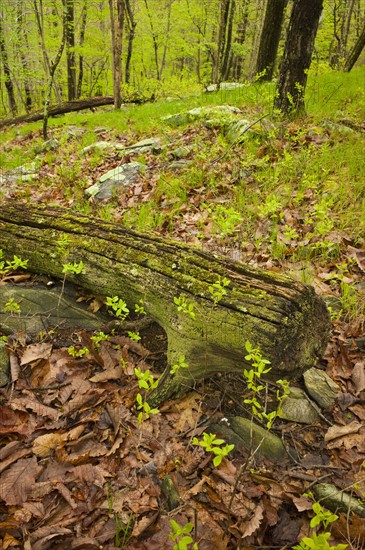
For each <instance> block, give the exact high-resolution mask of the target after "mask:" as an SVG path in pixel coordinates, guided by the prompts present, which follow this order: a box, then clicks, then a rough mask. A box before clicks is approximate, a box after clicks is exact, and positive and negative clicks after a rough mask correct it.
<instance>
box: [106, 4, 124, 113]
mask: <svg viewBox="0 0 365 550" xmlns="http://www.w3.org/2000/svg"><path fill="white" fill-rule="evenodd" d="M109 10H110V22H111V30H112V54H113V93H114V107H115V109H120V106H121V105H122V95H121V85H122V43H123V40H122V38H123V22H124V3H123V0H109Z"/></svg>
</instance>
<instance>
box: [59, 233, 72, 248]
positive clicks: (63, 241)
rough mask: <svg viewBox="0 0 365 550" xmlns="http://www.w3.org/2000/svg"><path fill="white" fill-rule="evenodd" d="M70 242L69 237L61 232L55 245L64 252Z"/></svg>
mask: <svg viewBox="0 0 365 550" xmlns="http://www.w3.org/2000/svg"><path fill="white" fill-rule="evenodd" d="M70 242H71V241H70V237H69V236H68V235H66V233H63V234H62V235H61V236H60V237H59V239H58V240H57V242H56V245H57V248H58V249H59V250H60V251H61V252H64V251H65V250H66V249H67V248H68V247H69V245H70Z"/></svg>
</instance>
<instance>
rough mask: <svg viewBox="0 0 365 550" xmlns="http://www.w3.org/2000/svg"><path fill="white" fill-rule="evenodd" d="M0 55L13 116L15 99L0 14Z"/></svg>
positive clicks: (16, 109)
mask: <svg viewBox="0 0 365 550" xmlns="http://www.w3.org/2000/svg"><path fill="white" fill-rule="evenodd" d="M0 57H1V60H2V64H3V70H4V77H5V78H4V80H5V88H6V91H7V93H8V103H9V109H10V112H11V114H12V115H13V116H15V115H16V114H17V112H18V108H17V104H16V100H15V91H14V85H13V80H12V78H11V70H10V66H9V62H8V53H7V51H6V47H5V37H4V30H3V21H2V17H1V16H0Z"/></svg>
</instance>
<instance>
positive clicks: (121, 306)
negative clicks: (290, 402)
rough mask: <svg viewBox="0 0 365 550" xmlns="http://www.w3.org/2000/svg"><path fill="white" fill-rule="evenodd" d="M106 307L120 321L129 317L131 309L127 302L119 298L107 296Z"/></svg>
mask: <svg viewBox="0 0 365 550" xmlns="http://www.w3.org/2000/svg"><path fill="white" fill-rule="evenodd" d="M105 305H106V306H107V307H108V308H110V309H111V310H112V311H113V313H114V315H115V316H116V317H118V318H119V319H122V320H124V319H126V318H127V317H128V315H129V309H128V307H127V304H126V302H125V301H124V300H123V299H122V298H119V296H107V297H106V300H105Z"/></svg>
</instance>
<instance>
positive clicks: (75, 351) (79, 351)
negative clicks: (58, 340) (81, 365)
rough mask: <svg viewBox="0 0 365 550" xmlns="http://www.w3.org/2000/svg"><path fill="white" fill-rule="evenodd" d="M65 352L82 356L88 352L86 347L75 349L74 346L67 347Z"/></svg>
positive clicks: (73, 355) (74, 355)
mask: <svg viewBox="0 0 365 550" xmlns="http://www.w3.org/2000/svg"><path fill="white" fill-rule="evenodd" d="M67 353H68V354H69V355H71V357H83V356H84V355H87V354H88V353H89V349H88V348H80V349H76V348H75V346H70V347H69V348H67Z"/></svg>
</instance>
